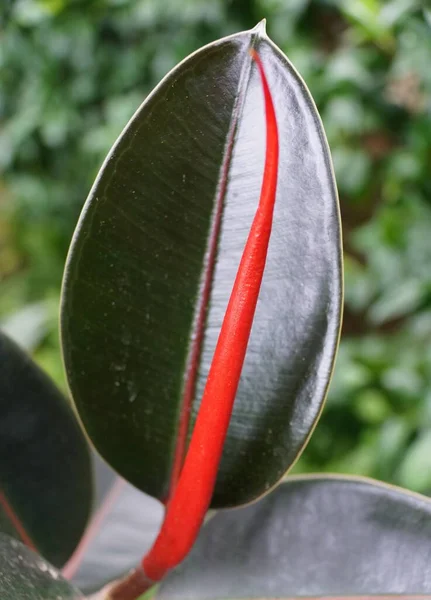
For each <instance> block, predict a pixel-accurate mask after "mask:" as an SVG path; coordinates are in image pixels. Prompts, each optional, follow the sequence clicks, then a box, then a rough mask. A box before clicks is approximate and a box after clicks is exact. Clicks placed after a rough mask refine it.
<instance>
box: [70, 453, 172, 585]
mask: <svg viewBox="0 0 431 600" xmlns="http://www.w3.org/2000/svg"><path fill="white" fill-rule="evenodd" d="M96 470H97V473H96V479H97V480H98V482H99V483H102V486H99V487H102V488H103V493H102V495H101V496H100V497H99V502H98V506H97V510H96V511H95V513H94V515H93V518H92V519H91V521H90V524H89V527H88V528H87V531H86V533H85V535H84V536H83V538H82V540H81V543H80V544H79V546H78V548H77V550H76V552H75V554H74V555H73V556H72V558H71V560H70V561H69V562H68V563H67V565H66V566H65V568H64V569H63V576H64V577H66V578H67V579H69V580H70V581H72V582H73V583H74V584H75V585H76V586H77V587H78V588H79V589H80V590H82V591H83V592H84V593H89V592H94V591H96V590H99V589H100V588H102V587H103V586H104V585H105V584H106V583H108V582H110V581H112V580H114V579H117V578H119V577H122V576H124V574H125V573H127V572H128V571H129V570H130V569H132V568H133V567H136V565H137V564H138V563H139V560H140V559H141V557H142V554H143V553H144V552H145V551H147V550H148V549H149V548H150V546H151V544H152V542H153V541H154V539H155V537H156V535H157V532H158V530H159V528H160V524H161V521H162V517H163V510H162V507H161V505H160V503H159V502H157V501H156V500H154V498H151V497H150V496H147V495H146V494H143V493H142V492H140V491H139V490H137V489H136V488H134V487H132V486H131V485H130V484H128V483H126V482H125V481H124V480H123V479H121V478H120V477H118V475H116V474H115V473H114V472H113V471H112V470H111V469H110V468H109V467H108V466H107V465H105V464H102V462H101V461H100V459H99V460H98V461H97V464H96ZM108 481H109V485H108V486H107V487H106V485H105V484H106V483H107V482H108Z"/></svg>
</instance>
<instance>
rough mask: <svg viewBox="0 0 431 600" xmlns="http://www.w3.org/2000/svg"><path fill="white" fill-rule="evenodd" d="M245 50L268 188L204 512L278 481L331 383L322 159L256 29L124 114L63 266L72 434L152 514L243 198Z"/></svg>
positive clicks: (216, 46) (198, 384) (188, 406)
mask: <svg viewBox="0 0 431 600" xmlns="http://www.w3.org/2000/svg"><path fill="white" fill-rule="evenodd" d="M251 46H253V47H255V48H256V49H257V50H258V52H259V53H260V55H261V57H262V60H263V63H264V67H265V70H266V73H267V77H268V80H269V85H270V87H271V92H272V95H273V99H274V104H275V110H276V113H277V118H278V124H279V131H280V169H279V183H278V193H277V202H276V207H275V215H274V226H273V232H272V237H271V241H270V247H269V254H268V260H267V265H266V270H265V274H264V278H263V284H262V289H261V294H260V298H259V302H258V306H257V311H256V317H255V322H254V326H253V331H252V333H251V338H250V342H249V346H248V352H247V356H246V359H245V364H244V369H243V373H242V377H241V381H240V385H239V390H238V394H237V398H236V401H235V407H234V412H233V416H232V421H231V425H230V429H229V432H228V437H227V441H226V445H225V450H224V456H223V460H222V464H221V468H220V471H219V476H218V480H217V486H216V490H215V495H214V498H213V506H229V505H235V504H238V503H243V502H247V501H250V500H252V499H254V498H256V497H257V496H259V495H260V494H262V493H264V492H265V491H266V490H268V489H269V488H270V487H271V486H273V485H274V484H275V483H276V482H277V481H278V480H279V479H280V478H281V477H282V476H283V474H284V473H285V471H286V470H287V469H288V468H289V467H290V466H291V464H292V462H293V461H294V460H295V458H296V457H297V456H298V453H299V452H300V451H301V449H302V448H303V446H304V444H305V442H306V440H307V438H308V436H309V434H310V431H311V429H312V428H313V427H314V424H315V422H316V419H317V418H318V415H319V413H320V410H321V406H322V402H323V399H324V396H325V394H326V390H327V386H328V381H329V377H330V374H331V371H332V366H333V360H334V353H335V349H336V345H337V340H338V333H339V326H340V306H341V256H340V226H339V215H338V206H337V197H336V191H335V185H334V179H333V175H332V171H331V164H330V157H329V151H328V148H327V145H326V140H325V136H324V132H323V129H322V125H321V122H320V119H319V116H318V114H317V112H316V109H315V106H314V104H313V101H312V99H311V97H310V95H309V92H308V90H307V89H306V87H305V85H304V83H303V82H302V80H301V79H300V78H299V76H298V74H297V73H296V71H294V69H293V68H292V66H291V65H290V63H289V62H288V61H287V59H286V57H285V56H284V55H283V54H282V53H281V52H280V50H278V48H276V47H275V46H274V45H273V43H272V42H271V41H270V40H269V39H268V38H267V37H266V35H265V34H264V32H263V30H262V27H258V28H256V29H255V30H252V31H248V32H245V33H241V34H237V35H234V36H232V37H229V38H225V39H223V40H220V41H218V42H215V43H213V44H211V45H210V46H207V47H205V48H203V49H202V50H200V51H198V52H196V53H195V54H193V55H191V56H190V57H189V58H187V59H186V60H185V61H184V62H182V63H181V64H180V65H179V66H178V67H176V68H175V69H174V70H173V71H172V72H171V73H169V75H168V76H167V77H166V78H165V79H164V80H163V81H162V83H161V84H160V85H159V86H158V88H156V90H155V91H154V93H153V94H152V95H151V96H150V97H149V98H148V99H147V101H146V102H145V103H144V104H143V105H142V106H141V108H140V109H139V110H138V112H137V113H136V115H135V116H134V118H133V119H132V121H131V122H130V123H129V124H128V126H127V127H126V129H125V130H124V132H123V133H122V135H121V136H120V138H119V140H118V142H117V143H116V145H115V146H114V148H113V150H112V151H111V153H110V155H109V156H108V158H107V160H106V161H105V163H104V165H103V167H102V170H101V172H100V174H99V177H98V178H97V181H96V183H95V185H94V187H93V189H92V191H91V193H90V197H89V199H88V200H87V204H86V206H85V209H84V212H83V214H82V217H81V219H80V222H79V224H78V227H77V230H76V233H75V237H74V241H73V244H72V247H71V252H70V255H69V260H68V263H67V269H66V276H65V282H64V296H63V308H62V338H63V347H64V357H65V363H66V369H67V374H68V378H69V384H70V387H71V390H72V394H73V397H74V400H75V403H76V406H77V409H78V411H79V414H80V417H81V419H82V422H83V424H84V426H85V428H86V430H87V432H88V434H89V436H90V438H91V439H92V441H93V442H94V444H95V445H96V447H97V449H98V451H99V452H100V453H101V454H102V456H103V457H104V458H105V459H106V460H107V461H108V462H109V463H110V464H111V465H112V466H113V467H114V468H115V469H116V470H118V471H119V472H120V473H121V474H122V475H123V476H124V477H125V478H126V479H128V480H129V481H130V482H131V483H133V484H134V485H135V486H137V487H139V488H140V489H141V490H143V491H145V492H147V493H149V494H151V495H153V496H156V497H158V498H160V499H164V498H165V497H166V495H167V494H168V491H169V488H170V483H171V479H170V477H171V472H172V465H173V463H174V459H175V454H176V452H177V453H179V454H180V456H179V460H180V461H181V456H182V452H181V453H180V452H179V450H178V449H179V448H181V446H182V444H181V440H179V439H178V438H179V436H178V431H179V423H180V419H181V416H182V415H185V418H187V417H188V415H189V414H190V415H191V419H190V423H189V431H190V429H191V426H192V425H193V420H194V417H195V415H196V412H197V410H198V407H199V399H200V397H201V395H202V390H203V386H204V383H205V380H206V377H207V373H208V369H209V365H210V362H211V359H212V354H213V350H214V346H215V343H216V340H217V336H218V332H219V330H220V326H221V322H222V319H223V315H224V312H225V309H226V304H227V301H228V298H229V295H230V291H231V288H232V284H233V280H234V277H235V274H236V271H237V268H238V263H239V259H240V256H241V253H242V249H243V245H244V242H245V239H246V236H247V234H248V231H249V228H250V224H251V219H252V217H253V215H254V212H255V209H256V205H257V202H258V199H259V194H260V186H261V181H262V174H263V158H264V151H265V122H264V108H263V95H262V90H261V85H260V81H259V79H258V74H257V72H256V68H255V67H253V66H252V64H251V57H250V56H249V53H248V50H249V48H250V47H251ZM211 240H213V243H214V247H215V246H216V253H215V255H214V256H213V257H212V256H211V252H210V247H211V243H212V242H211ZM205 285H207V286H208V297H206V293H205V291H204V290H205ZM207 307H208V308H207ZM194 374H196V381H194V377H195V376H194ZM188 384H191V385H190V387H191V388H192V390H193V393H192V396H193V397H192V398H191V400H190V402H188V401H187V393H186V391H185V390H186V388H187V385H188Z"/></svg>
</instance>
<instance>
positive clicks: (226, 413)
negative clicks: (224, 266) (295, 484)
mask: <svg viewBox="0 0 431 600" xmlns="http://www.w3.org/2000/svg"><path fill="white" fill-rule="evenodd" d="M250 54H251V56H252V58H253V59H254V61H255V62H256V64H257V67H258V69H259V73H260V77H261V80H262V85H263V92H264V98H265V113H266V128H267V139H266V157H265V168H264V175H263V182H262V189H261V195H260V200H259V205H258V208H257V211H256V215H255V217H254V220H253V223H252V226H251V229H250V233H249V236H248V239H247V242H246V244H245V247H244V251H243V255H242V258H241V262H240V265H239V268H238V273H237V275H236V279H235V283H234V286H233V289H232V293H231V296H230V299H229V303H228V307H227V310H226V314H225V317H224V320H223V324H222V327H221V330H220V334H219V338H218V341H217V346H216V349H215V352H214V357H213V361H212V364H211V367H210V371H209V375H208V379H207V382H206V386H205V390H204V393H203V397H202V403H201V406H200V409H199V413H198V416H197V419H196V423H195V426H194V430H193V433H192V437H191V441H190V445H189V448H188V451H187V454H186V457H185V461H184V465H183V468H182V470H181V474H180V477H179V480H178V484H177V486H176V488H175V490H174V492H173V495H172V497H171V499H170V502H169V504H168V507H167V510H166V515H165V519H164V522H163V525H162V528H161V530H160V533H159V535H158V537H157V539H156V541H155V543H154V545H153V547H152V548H151V550H150V551H149V552H148V554H147V555H146V556H145V557H144V559H143V561H142V567H143V570H144V573H145V576H146V577H147V578H149V579H151V580H152V581H159V580H160V579H162V578H163V576H164V575H165V574H166V573H167V571H169V570H170V569H171V568H172V567H174V566H176V565H177V564H178V563H179V562H181V560H183V558H184V557H185V556H186V555H187V554H188V552H189V551H190V549H191V547H192V546H193V544H194V542H195V540H196V537H197V535H198V533H199V530H200V527H201V525H202V523H203V520H204V518H205V514H206V512H207V510H208V507H209V505H210V501H211V497H212V494H213V491H214V485H215V481H216V476H217V471H218V467H219V463H220V459H221V455H222V451H223V445H224V442H225V439H226V434H227V429H228V426H229V421H230V417H231V414H232V408H233V403H234V400H235V395H236V392H237V388H238V383H239V379H240V375H241V370H242V366H243V363H244V358H245V353H246V350H247V344H248V340H249V337H250V331H251V327H252V323H253V318H254V314H255V309H256V304H257V298H258V295H259V290H260V286H261V282H262V277H263V272H264V268H265V263H266V256H267V251H268V243H269V238H270V234H271V227H272V220H273V212H274V204H275V196H276V189H277V174H278V129H277V121H276V117H275V111H274V105H273V102H272V97H271V93H270V90H269V86H268V82H267V79H266V75H265V71H264V68H263V65H262V62H261V59H260V57H259V55H258V54H257V52H256V51H255V50H251V51H250Z"/></svg>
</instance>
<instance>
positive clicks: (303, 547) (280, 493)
mask: <svg viewBox="0 0 431 600" xmlns="http://www.w3.org/2000/svg"><path fill="white" fill-rule="evenodd" d="M430 561H431V501H430V500H429V499H428V498H425V497H421V496H419V495H415V494H412V493H408V492H406V491H404V490H402V489H399V488H394V487H390V486H387V485H384V484H380V483H378V482H375V481H373V480H371V479H360V478H358V479H348V478H343V477H328V478H325V477H320V476H315V477H313V476H312V477H303V478H301V477H298V478H291V479H290V480H288V481H287V482H286V483H284V484H282V485H281V486H280V487H279V488H278V489H277V490H275V491H274V492H273V493H272V494H270V495H268V496H266V497H265V498H263V499H262V500H260V501H259V502H257V503H256V504H253V505H252V506H248V507H245V508H241V509H239V510H232V511H225V512H221V513H219V514H217V515H216V516H215V517H213V518H212V519H211V520H210V522H209V523H208V524H207V525H206V526H205V527H204V529H203V530H202V532H201V534H200V537H199V538H198V541H197V543H196V545H195V547H194V548H193V550H192V552H191V553H190V555H189V556H188V558H186V560H185V561H184V563H183V564H182V565H180V566H179V567H178V568H177V569H176V571H174V572H172V573H171V574H170V575H169V576H168V577H167V579H166V580H165V582H163V583H162V584H161V587H160V591H159V592H158V594H157V598H158V599H159V600H174V599H175V600H193V599H196V600H197V599H199V600H221V599H234V598H241V599H245V598H263V597H265V598H286V597H290V598H292V597H297V596H300V597H304V596H306V597H309V596H313V597H314V596H337V597H341V598H345V597H347V596H354V595H357V596H365V595H369V594H407V596H408V597H409V598H410V597H412V596H411V595H412V594H430V593H431V570H430V568H429V565H430Z"/></svg>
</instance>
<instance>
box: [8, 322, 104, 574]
mask: <svg viewBox="0 0 431 600" xmlns="http://www.w3.org/2000/svg"><path fill="white" fill-rule="evenodd" d="M91 488H92V482H91V470H90V455H89V450H88V446H87V442H86V440H85V438H84V435H83V433H82V431H81V429H80V427H79V425H78V423H77V421H76V418H75V416H74V415H73V413H72V410H71V409H70V407H69V406H68V405H67V401H66V399H65V398H64V397H63V396H62V394H61V393H60V392H59V391H58V390H57V388H56V387H55V386H54V385H53V384H52V382H51V381H50V380H49V379H48V377H47V376H46V375H45V374H44V373H42V371H40V369H39V368H38V367H37V366H36V365H35V364H34V363H33V362H32V360H31V359H30V358H29V357H28V356H27V355H26V354H25V353H24V352H23V351H22V350H20V348H18V346H16V345H15V344H14V343H13V342H11V341H10V340H9V339H8V338H7V337H6V336H4V335H3V334H0V529H1V531H3V532H5V533H8V534H10V535H13V536H14V537H16V538H17V539H21V540H22V541H24V542H26V543H28V544H29V545H31V546H34V547H35V548H36V549H37V551H38V552H40V553H41V554H42V555H43V556H45V557H46V558H47V559H48V560H49V561H50V562H52V563H53V564H54V565H56V566H57V567H58V566H61V565H63V564H64V563H65V562H66V560H67V559H68V558H69V556H70V555H71V554H72V552H73V550H74V549H75V547H76V545H77V543H78V542H79V539H80V537H81V535H82V533H83V531H84V528H85V525H86V522H87V519H88V517H89V513H90V505H91V495H92V491H91Z"/></svg>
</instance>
